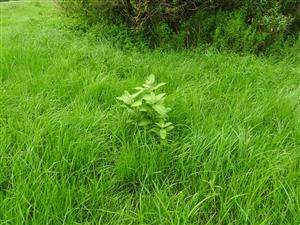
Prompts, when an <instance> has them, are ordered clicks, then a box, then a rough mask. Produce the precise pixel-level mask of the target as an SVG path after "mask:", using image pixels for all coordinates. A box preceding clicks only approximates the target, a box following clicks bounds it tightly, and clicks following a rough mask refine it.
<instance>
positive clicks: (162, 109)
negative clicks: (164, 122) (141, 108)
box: [152, 104, 170, 116]
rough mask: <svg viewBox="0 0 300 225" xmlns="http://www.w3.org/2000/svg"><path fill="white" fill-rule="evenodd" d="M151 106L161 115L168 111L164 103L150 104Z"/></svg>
mask: <svg viewBox="0 0 300 225" xmlns="http://www.w3.org/2000/svg"><path fill="white" fill-rule="evenodd" d="M152 108H153V109H154V110H155V111H156V112H157V113H158V114H160V115H161V116H166V115H167V113H168V112H169V111H170V110H169V108H166V107H165V106H164V105H161V104H155V105H153V106H152Z"/></svg>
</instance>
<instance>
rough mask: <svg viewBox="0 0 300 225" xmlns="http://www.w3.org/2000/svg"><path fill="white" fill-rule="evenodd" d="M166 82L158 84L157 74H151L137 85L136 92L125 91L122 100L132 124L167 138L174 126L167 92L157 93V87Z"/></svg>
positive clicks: (119, 98) (120, 98)
mask: <svg viewBox="0 0 300 225" xmlns="http://www.w3.org/2000/svg"><path fill="white" fill-rule="evenodd" d="M165 84H166V83H160V84H156V82H155V76H154V75H150V76H149V77H148V78H147V79H146V81H145V83H144V84H143V85H142V86H141V87H136V88H134V90H136V92H135V93H133V94H130V93H129V92H128V91H125V92H124V94H123V95H122V96H121V97H118V98H117V99H118V100H120V101H121V102H122V103H123V104H122V106H124V107H125V108H126V109H127V111H128V113H129V114H130V120H129V121H128V122H129V123H131V124H136V125H138V126H139V127H144V128H147V129H149V131H151V132H154V133H156V134H157V135H158V136H159V137H160V138H161V139H163V140H164V139H166V138H167V135H168V133H169V132H170V131H171V130H172V129H173V128H174V126H173V125H172V123H171V122H169V121H168V112H169V111H170V108H168V107H166V105H165V98H166V97H165V96H166V94H165V93H156V92H157V89H158V88H160V87H162V86H164V85H165Z"/></svg>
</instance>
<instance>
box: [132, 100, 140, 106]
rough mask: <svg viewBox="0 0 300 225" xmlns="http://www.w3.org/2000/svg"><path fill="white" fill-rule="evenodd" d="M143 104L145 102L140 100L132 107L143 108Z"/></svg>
mask: <svg viewBox="0 0 300 225" xmlns="http://www.w3.org/2000/svg"><path fill="white" fill-rule="evenodd" d="M142 104H143V101H142V100H138V101H136V102H134V103H132V105H131V106H132V107H139V106H141V105H142Z"/></svg>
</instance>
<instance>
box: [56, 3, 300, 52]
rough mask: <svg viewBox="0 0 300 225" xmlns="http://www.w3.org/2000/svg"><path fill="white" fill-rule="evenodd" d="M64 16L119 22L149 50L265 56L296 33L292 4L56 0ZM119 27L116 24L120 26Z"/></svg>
mask: <svg viewBox="0 0 300 225" xmlns="http://www.w3.org/2000/svg"><path fill="white" fill-rule="evenodd" d="M57 2H58V4H59V5H60V6H61V7H62V8H63V9H64V11H65V12H66V13H67V14H69V15H74V16H80V17H82V18H83V19H84V20H87V21H88V22H89V23H92V24H93V23H97V22H99V21H103V20H105V22H106V23H107V22H108V23H110V24H123V25H125V27H127V29H128V30H129V31H130V33H131V34H132V35H133V36H137V34H138V36H139V37H141V36H142V37H143V38H142V39H143V41H144V42H146V43H147V45H149V46H152V47H157V46H160V47H161V46H168V47H172V48H174V47H175V48H182V47H191V46H197V45H203V44H211V45H214V46H215V47H217V48H220V49H231V50H234V51H242V52H254V53H259V52H265V51H266V50H267V49H268V48H270V47H271V46H276V45H278V44H279V43H282V42H284V41H285V40H286V39H288V38H297V34H298V33H299V30H300V3H299V1H298V0H288V1H281V0H266V1H259V0H255V1H252V0H251V1H250V0H249V1H224V0H212V1H200V0H188V1H186V0H184V1H182V0H176V1H173V0H172V1H171V0H154V1H153V0H126V1H124V0H112V1H111V0H57ZM123 25H122V26H123Z"/></svg>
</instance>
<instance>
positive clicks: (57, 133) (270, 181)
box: [0, 1, 300, 225]
mask: <svg viewBox="0 0 300 225" xmlns="http://www.w3.org/2000/svg"><path fill="white" fill-rule="evenodd" d="M0 17H1V21H0V29H1V42H0V50H1V55H0V224H1V225H6V224H11V225H19V224H20V225H21V224H34V225H42V224H54V225H57V224H68V225H73V224H85V225H94V224H112V225H115V224H153V225H157V224H174V225H175V224H176V225H182V224H188V225H189V224H224V225H225V224H251V225H252V224H266V225H267V224H283V225H288V224H291V225H297V224H300V105H299V99H300V86H299V85H300V64H299V62H297V60H294V59H293V58H287V57H282V58H278V57H277V58H274V57H273V58H272V57H257V56H254V55H238V54H234V53H218V52H217V51H214V50H212V49H207V50H203V49H200V48H199V49H194V50H185V51H171V50H170V51H163V50H159V49H157V50H149V49H144V50H138V49H134V48H133V49H122V48H119V47H117V46H116V45H114V44H113V43H112V42H110V40H108V39H107V40H106V39H98V38H95V36H94V35H93V34H92V33H89V32H88V33H83V32H75V31H73V30H72V29H70V28H69V24H71V23H72V21H71V20H72V19H66V18H64V17H63V16H62V15H61V14H60V13H59V10H58V9H57V8H56V7H55V6H54V5H53V4H52V3H51V2H50V1H40V2H38V1H21V2H10V3H0ZM149 74H155V75H156V77H157V80H158V81H159V82H166V83H167V84H166V85H165V86H164V87H162V91H163V92H165V93H166V94H167V98H166V102H167V105H168V106H170V108H172V111H171V112H170V113H169V120H170V121H171V122H172V123H173V124H174V126H175V128H174V130H172V131H171V132H170V134H169V136H168V138H167V141H166V142H164V143H159V142H157V141H155V140H153V138H151V137H150V136H151V134H149V133H148V132H147V131H144V130H134V129H129V128H128V125H127V123H126V114H125V112H124V110H123V109H122V108H121V107H120V103H119V102H118V101H117V100H116V97H118V96H120V95H122V93H123V92H124V91H125V90H129V91H132V88H134V87H136V86H139V85H140V84H142V83H143V82H144V80H145V78H146V77H147V76H148V75H149Z"/></svg>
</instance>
